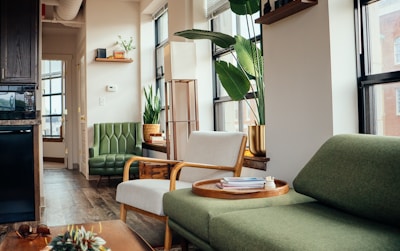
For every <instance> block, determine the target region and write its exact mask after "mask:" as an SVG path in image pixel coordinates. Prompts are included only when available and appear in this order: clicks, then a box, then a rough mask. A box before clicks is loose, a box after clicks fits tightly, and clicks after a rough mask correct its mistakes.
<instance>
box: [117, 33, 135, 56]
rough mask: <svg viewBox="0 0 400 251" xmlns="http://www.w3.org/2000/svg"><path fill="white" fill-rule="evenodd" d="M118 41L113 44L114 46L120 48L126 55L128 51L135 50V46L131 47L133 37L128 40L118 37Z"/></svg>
mask: <svg viewBox="0 0 400 251" xmlns="http://www.w3.org/2000/svg"><path fill="white" fill-rule="evenodd" d="M118 39H119V40H118V41H117V42H115V44H116V45H119V46H121V47H122V48H123V49H124V51H125V53H126V54H127V55H128V54H129V52H130V51H132V50H134V49H136V46H134V45H133V37H130V38H129V40H126V39H123V38H122V36H121V35H118Z"/></svg>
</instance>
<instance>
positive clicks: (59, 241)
mask: <svg viewBox="0 0 400 251" xmlns="http://www.w3.org/2000/svg"><path fill="white" fill-rule="evenodd" d="M100 229H101V225H100ZM104 244H106V241H105V240H104V239H102V238H101V237H99V236H97V234H96V233H94V232H93V231H86V230H85V228H84V227H83V226H81V228H78V227H74V226H71V227H70V226H68V228H67V231H66V232H65V233H64V234H60V235H58V236H57V237H54V238H53V239H52V240H51V242H50V243H49V245H48V246H49V247H50V248H51V249H50V250H52V251H108V250H109V249H107V248H105V247H104V246H103V245H104Z"/></svg>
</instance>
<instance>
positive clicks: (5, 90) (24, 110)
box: [0, 84, 36, 120]
mask: <svg viewBox="0 0 400 251" xmlns="http://www.w3.org/2000/svg"><path fill="white" fill-rule="evenodd" d="M35 89H36V85H35V84H24V85H0V119H1V120H14V119H35V118H36V104H35Z"/></svg>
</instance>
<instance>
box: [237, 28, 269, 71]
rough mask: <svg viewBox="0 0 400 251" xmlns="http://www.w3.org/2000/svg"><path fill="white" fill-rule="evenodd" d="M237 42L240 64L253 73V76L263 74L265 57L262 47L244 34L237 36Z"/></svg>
mask: <svg viewBox="0 0 400 251" xmlns="http://www.w3.org/2000/svg"><path fill="white" fill-rule="evenodd" d="M235 38H236V43H235V45H234V48H235V51H236V54H237V58H238V61H239V64H240V65H241V66H242V67H243V69H244V70H245V71H246V72H247V74H249V75H251V76H252V78H258V77H262V76H263V72H264V59H263V56H262V54H261V50H260V48H257V46H256V45H255V43H253V42H252V41H250V40H249V39H246V38H244V37H242V36H239V35H237V36H235Z"/></svg>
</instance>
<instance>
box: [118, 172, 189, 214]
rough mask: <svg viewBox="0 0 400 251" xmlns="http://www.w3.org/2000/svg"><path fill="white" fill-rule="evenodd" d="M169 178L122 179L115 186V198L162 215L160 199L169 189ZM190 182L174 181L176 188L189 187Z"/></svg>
mask: <svg viewBox="0 0 400 251" xmlns="http://www.w3.org/2000/svg"><path fill="white" fill-rule="evenodd" d="M169 184H170V181H169V180H160V179H138V180H129V181H124V182H122V183H120V184H118V186H117V197H116V200H117V201H118V202H120V203H124V204H127V205H134V207H136V208H139V209H142V210H144V211H147V212H151V213H154V214H156V215H164V210H163V206H162V200H163V195H164V193H166V192H168V191H169ZM191 187H192V183H190V182H183V181H178V180H177V181H176V189H182V188H191Z"/></svg>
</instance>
